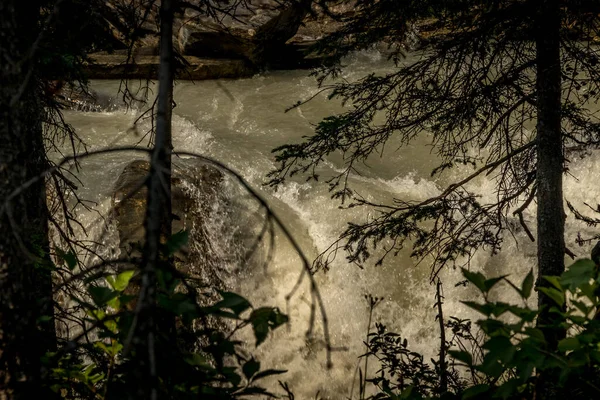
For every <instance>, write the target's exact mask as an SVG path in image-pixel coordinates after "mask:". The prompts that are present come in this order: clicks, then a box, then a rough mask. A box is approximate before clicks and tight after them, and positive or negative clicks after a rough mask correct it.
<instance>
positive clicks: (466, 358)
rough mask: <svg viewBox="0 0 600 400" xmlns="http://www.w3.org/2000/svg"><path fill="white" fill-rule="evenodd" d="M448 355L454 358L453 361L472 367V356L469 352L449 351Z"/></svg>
mask: <svg viewBox="0 0 600 400" xmlns="http://www.w3.org/2000/svg"><path fill="white" fill-rule="evenodd" d="M448 354H450V356H452V358H454V359H455V360H458V361H462V362H464V363H465V364H467V365H468V366H472V365H473V356H472V355H471V353H469V352H466V351H456V350H449V351H448Z"/></svg>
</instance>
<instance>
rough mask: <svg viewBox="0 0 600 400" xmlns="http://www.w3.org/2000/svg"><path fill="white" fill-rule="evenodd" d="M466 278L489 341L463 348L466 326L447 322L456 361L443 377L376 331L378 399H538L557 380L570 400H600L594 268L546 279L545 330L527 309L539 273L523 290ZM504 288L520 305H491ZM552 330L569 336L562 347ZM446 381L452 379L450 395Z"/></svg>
mask: <svg viewBox="0 0 600 400" xmlns="http://www.w3.org/2000/svg"><path fill="white" fill-rule="evenodd" d="M463 275H464V276H465V278H466V279H467V280H468V282H470V283H471V284H473V285H474V286H475V287H476V288H477V289H478V290H479V291H480V293H481V295H482V297H483V301H482V302H467V301H465V302H464V304H466V305H467V306H469V307H470V308H472V309H474V310H476V311H477V312H479V313H480V314H482V315H483V318H482V319H480V320H479V321H477V325H478V326H479V328H480V329H481V331H482V332H483V333H484V334H485V336H484V339H483V341H482V343H481V346H480V347H478V346H477V345H475V346H464V345H461V346H457V343H458V342H457V340H459V341H460V340H465V339H468V340H470V341H471V344H474V343H475V342H476V341H475V338H474V337H473V335H471V334H470V333H469V332H470V327H469V325H468V324H467V323H465V321H460V320H457V319H453V320H451V321H447V322H446V323H445V326H446V329H448V328H450V329H452V331H453V333H454V336H453V339H452V340H450V341H449V342H447V343H444V346H446V348H450V347H453V348H452V349H450V350H449V351H448V352H449V354H450V356H451V358H452V361H451V362H450V363H449V365H448V366H446V367H444V368H446V369H445V370H444V371H442V370H441V369H440V368H441V367H440V365H441V363H440V362H439V360H432V361H433V366H432V365H430V364H428V363H426V362H424V361H423V356H422V355H420V354H418V353H415V352H412V351H410V350H409V349H408V344H407V342H406V340H402V339H401V337H400V336H399V335H397V334H395V333H391V332H387V331H386V329H385V327H384V326H383V325H378V326H377V330H376V332H374V333H372V334H370V335H369V340H368V342H367V345H368V349H369V351H368V353H367V354H366V355H365V356H375V357H376V358H377V359H378V360H379V362H380V368H379V370H378V373H377V376H376V377H375V378H372V379H369V380H368V381H369V382H371V383H372V384H374V385H375V386H376V388H377V391H376V393H375V394H373V395H372V396H371V398H372V399H425V398H430V399H464V400H467V399H490V398H500V399H533V398H536V385H537V383H538V380H539V377H540V375H541V374H546V376H551V377H553V378H555V382H553V384H554V385H555V389H556V390H557V391H558V392H559V393H561V395H563V396H569V398H570V399H586V400H587V399H592V398H598V396H600V318H598V315H599V306H600V276H599V273H598V267H597V266H596V265H595V263H594V262H593V261H591V260H579V261H577V262H575V263H574V264H573V265H571V266H570V268H568V269H567V270H566V271H565V272H564V273H563V274H562V275H561V276H545V277H543V279H544V281H545V282H547V286H541V285H540V286H538V287H537V290H538V291H540V292H543V293H545V294H546V295H547V296H548V297H550V298H551V299H552V300H553V301H554V303H555V304H554V305H553V306H552V307H551V308H550V310H549V312H550V315H551V316H552V318H551V319H550V321H551V323H549V324H546V325H542V324H540V323H539V322H538V316H539V315H540V310H538V309H535V308H532V307H530V306H528V304H527V300H528V299H529V298H530V297H531V295H532V292H533V290H534V278H533V272H529V274H528V275H527V276H526V277H525V279H524V280H523V282H521V284H520V285H515V284H514V283H512V282H511V281H510V280H508V279H507V277H506V276H501V277H496V278H491V279H486V277H485V276H484V275H482V274H481V273H478V272H470V271H467V270H463ZM499 282H507V283H508V285H509V287H510V289H511V290H513V291H514V292H516V293H517V294H518V296H519V297H520V298H521V300H522V302H521V304H518V305H516V304H509V303H506V302H502V301H494V300H492V299H491V296H490V293H491V292H492V291H493V290H495V288H496V285H497V284H498V283H499ZM507 317H508V318H507ZM552 330H554V331H558V332H567V334H566V336H564V337H563V338H562V339H561V340H560V341H559V342H558V344H557V346H552V345H551V344H549V342H548V341H547V339H546V337H545V332H548V331H552ZM461 343H463V342H462V341H461ZM475 344H476V343H475ZM442 373H444V374H446V376H447V377H449V379H448V385H447V389H446V391H444V392H442V391H441V390H440V387H441V385H440V378H441V376H442ZM537 398H539V396H537Z"/></svg>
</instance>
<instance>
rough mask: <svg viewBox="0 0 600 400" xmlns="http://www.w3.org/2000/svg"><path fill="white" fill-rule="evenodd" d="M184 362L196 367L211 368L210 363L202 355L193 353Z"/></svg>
mask: <svg viewBox="0 0 600 400" xmlns="http://www.w3.org/2000/svg"><path fill="white" fill-rule="evenodd" d="M184 361H185V362H186V363H188V364H189V365H193V366H194V367H202V368H207V367H208V368H210V367H211V365H210V362H208V360H207V359H206V357H204V356H203V355H202V354H198V353H192V354H188V355H186V356H185V357H184Z"/></svg>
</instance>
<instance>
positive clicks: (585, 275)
mask: <svg viewBox="0 0 600 400" xmlns="http://www.w3.org/2000/svg"><path fill="white" fill-rule="evenodd" d="M595 266H596V265H595V264H594V262H593V261H592V260H577V261H575V263H573V264H571V266H570V267H569V268H568V269H567V270H566V271H565V272H563V274H562V275H561V276H560V283H561V285H562V286H563V287H566V288H568V289H570V290H572V291H574V290H575V289H577V287H578V286H580V285H582V284H584V283H588V282H589V281H590V280H591V279H593V278H594V276H595Z"/></svg>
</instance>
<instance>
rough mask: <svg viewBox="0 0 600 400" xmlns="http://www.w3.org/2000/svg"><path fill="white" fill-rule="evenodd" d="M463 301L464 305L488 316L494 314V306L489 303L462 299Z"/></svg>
mask: <svg viewBox="0 0 600 400" xmlns="http://www.w3.org/2000/svg"><path fill="white" fill-rule="evenodd" d="M461 303H463V304H464V305H466V306H467V307H469V308H472V309H473V310H475V311H479V312H480V313H482V314H483V315H485V316H486V317H489V316H490V315H492V313H493V311H494V310H493V306H492V305H491V304H489V303H485V304H480V303H476V302H474V301H461Z"/></svg>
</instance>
